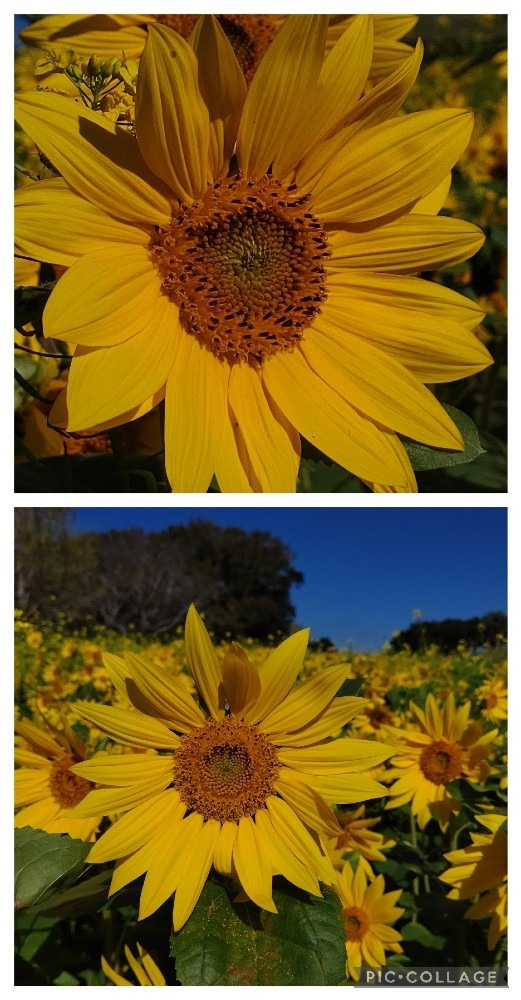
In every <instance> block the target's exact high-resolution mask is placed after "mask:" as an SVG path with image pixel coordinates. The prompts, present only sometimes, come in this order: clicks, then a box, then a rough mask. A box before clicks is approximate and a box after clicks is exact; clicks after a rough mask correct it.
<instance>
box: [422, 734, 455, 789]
mask: <svg viewBox="0 0 521 1000" xmlns="http://www.w3.org/2000/svg"><path fill="white" fill-rule="evenodd" d="M462 763H463V749H462V747H460V746H459V744H458V743H445V742H444V741H443V740H439V741H438V742H437V743H431V744H430V746H428V747H425V750H422V753H421V756H420V767H421V769H422V771H423V773H424V775H425V777H426V778H427V780H428V781H432V782H433V784H434V785H446V784H447V783H448V782H449V781H454V780H455V779H456V778H459V776H460V774H461V768H462Z"/></svg>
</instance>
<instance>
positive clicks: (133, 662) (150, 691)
mask: <svg viewBox="0 0 521 1000" xmlns="http://www.w3.org/2000/svg"><path fill="white" fill-rule="evenodd" d="M124 655H125V661H126V663H127V666H128V668H129V673H130V676H131V677H133V679H134V680H135V682H136V684H137V686H138V687H139V689H140V691H142V692H143V694H144V695H145V697H146V698H147V699H148V700H149V701H151V702H152V704H153V705H154V707H155V708H156V709H157V711H158V713H159V714H160V715H161V716H162V717H164V718H166V719H168V720H169V721H171V724H172V726H173V727H174V728H175V729H177V730H179V732H181V733H186V732H190V731H191V730H192V729H196V728H197V727H198V726H202V725H204V721H205V717H204V715H203V713H202V712H201V709H200V708H199V706H198V705H197V704H196V702H195V701H194V699H193V698H192V695H191V694H190V693H189V691H187V690H186V688H185V687H184V685H183V684H182V683H181V682H180V681H177V680H176V679H175V678H174V677H170V675H169V674H168V672H167V671H166V670H165V668H164V667H159V666H158V665H157V664H156V663H154V662H153V661H152V660H150V659H149V658H147V657H144V656H140V655H139V654H138V653H132V652H130V651H126V652H125V654H124Z"/></svg>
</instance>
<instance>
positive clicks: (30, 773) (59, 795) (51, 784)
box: [14, 718, 101, 841]
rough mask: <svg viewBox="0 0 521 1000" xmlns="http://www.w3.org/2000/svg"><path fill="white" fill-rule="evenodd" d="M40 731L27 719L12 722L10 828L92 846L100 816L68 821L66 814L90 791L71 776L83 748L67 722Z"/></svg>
mask: <svg viewBox="0 0 521 1000" xmlns="http://www.w3.org/2000/svg"><path fill="white" fill-rule="evenodd" d="M44 725H45V728H43V727H41V726H37V725H35V724H34V722H31V721H30V720H29V719H20V720H18V721H17V722H15V732H16V734H17V736H18V737H19V739H18V740H17V746H16V747H15V753H14V757H15V763H16V764H18V765H19V766H18V767H17V769H16V770H15V775H14V782H15V794H14V802H15V809H16V810H17V811H16V814H15V818H14V825H15V827H23V826H32V827H34V828H35V829H37V830H46V831H47V833H68V834H69V836H70V837H74V838H76V839H78V840H86V841H89V840H95V837H96V831H97V829H98V826H99V824H100V821H101V816H100V815H99V813H97V814H95V815H92V816H89V817H88V818H81V819H78V818H71V817H70V815H69V810H70V809H72V808H73V807H74V806H76V805H77V804H78V803H79V802H81V801H82V800H83V799H84V798H85V796H86V795H87V794H88V793H89V792H90V790H91V789H92V787H93V785H92V783H91V782H90V781H88V780H87V779H86V778H82V777H80V776H79V775H77V774H74V773H73V772H72V771H71V766H72V765H73V764H76V763H78V761H82V760H84V759H85V756H86V754H87V750H86V747H85V746H84V744H83V743H82V742H81V740H80V739H79V738H78V736H77V735H76V733H75V732H74V730H73V729H72V728H71V726H70V725H69V723H68V722H67V720H66V719H65V718H64V719H63V729H61V730H58V729H56V728H55V727H54V726H51V724H50V723H49V722H45V723H44Z"/></svg>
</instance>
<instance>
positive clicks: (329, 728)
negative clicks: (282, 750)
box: [280, 696, 366, 747]
mask: <svg viewBox="0 0 521 1000" xmlns="http://www.w3.org/2000/svg"><path fill="white" fill-rule="evenodd" d="M364 704H366V700H365V698H351V697H349V696H347V697H345V698H334V699H333V701H332V702H331V705H330V706H329V708H327V709H326V711H325V712H323V713H322V715H320V716H319V718H318V719H317V720H316V721H315V722H312V723H310V724H308V725H306V726H303V728H302V729H297V730H296V731H295V732H293V733H285V734H284V737H283V738H281V740H280V742H281V743H283V744H284V746H285V747H306V746H311V744H312V743H319V742H320V740H324V739H326V738H327V737H329V736H338V734H339V733H340V730H341V729H342V727H343V726H345V725H346V724H347V723H348V722H350V721H351V719H353V718H354V717H355V715H358V713H359V712H360V711H361V710H362V708H363V706H364Z"/></svg>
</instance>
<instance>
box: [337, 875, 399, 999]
mask: <svg viewBox="0 0 521 1000" xmlns="http://www.w3.org/2000/svg"><path fill="white" fill-rule="evenodd" d="M335 889H336V891H337V892H338V895H339V896H340V899H341V901H342V918H343V921H344V932H345V936H346V952H347V963H346V969H347V975H348V976H350V977H351V979H354V980H355V981H356V980H358V979H359V978H360V969H361V968H362V966H363V965H369V966H373V967H374V966H376V967H377V968H381V967H382V966H384V965H387V961H386V957H385V952H386V951H393V952H395V954H400V953H401V952H402V951H403V949H402V947H401V945H400V944H399V942H400V941H401V940H402V936H401V934H399V933H398V931H396V930H395V929H394V927H390V926H389V925H390V924H392V923H394V921H395V920H397V919H398V917H401V915H402V913H404V910H403V909H402V907H400V906H396V903H397V902H398V900H399V898H400V896H401V894H402V890H401V889H397V890H395V891H394V892H385V880H384V877H383V875H377V876H376V878H375V879H374V881H373V882H371V883H370V885H369V886H368V885H367V878H366V876H365V872H364V871H363V869H362V867H361V866H360V865H358V868H357V869H356V872H354V871H353V869H352V868H351V865H350V864H349V861H346V862H345V864H344V867H343V869H342V871H341V873H340V875H339V876H338V877H337V882H336V883H335Z"/></svg>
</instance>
